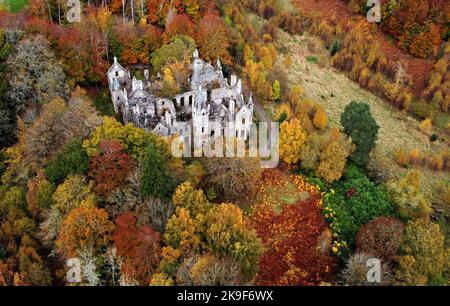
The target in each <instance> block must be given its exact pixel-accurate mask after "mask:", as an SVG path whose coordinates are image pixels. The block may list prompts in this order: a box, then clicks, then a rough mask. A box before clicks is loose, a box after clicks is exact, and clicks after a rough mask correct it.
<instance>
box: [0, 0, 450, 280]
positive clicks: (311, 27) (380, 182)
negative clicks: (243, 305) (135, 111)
mask: <svg viewBox="0 0 450 306" xmlns="http://www.w3.org/2000/svg"><path fill="white" fill-rule="evenodd" d="M72 2H73V3H75V4H73V3H72ZM369 2H370V1H369ZM372 2H377V1H372ZM379 2H380V8H379V9H380V10H379V11H380V14H381V19H380V20H379V21H378V22H370V21H369V20H368V18H367V16H368V14H369V13H370V11H371V6H369V5H368V3H367V1H365V0H292V1H291V0H259V1H258V0H214V1H213V0H81V1H66V0H28V1H0V286H70V285H77V286H448V285H450V175H449V173H450V147H449V145H450V42H449V41H448V40H449V37H450V29H449V27H448V26H449V24H450V23H449V22H450V20H449V18H450V2H449V1H446V0H402V1H400V0H382V1H379ZM76 3H78V4H79V5H80V6H79V20H77V19H76V18H75V20H73V18H72V17H71V16H72V15H71V14H72V13H73V12H75V13H76V9H77V7H78V6H77V5H78V4H76ZM74 16H76V14H75V15H74ZM195 50H197V51H195ZM196 52H198V54H199V57H200V58H201V59H202V60H204V61H205V63H208V65H210V66H211V67H212V66H214V65H215V66H214V67H216V66H218V67H219V68H220V69H221V71H223V76H224V78H225V79H226V81H225V84H226V85H227V84H228V83H226V82H228V80H231V81H230V82H231V83H230V84H231V85H233V81H232V80H233V79H234V78H235V77H234V75H237V77H238V78H239V79H240V80H241V81H242V91H243V97H244V99H245V100H244V101H246V102H245V103H248V104H246V105H250V106H249V107H252V110H253V119H252V120H253V123H254V124H256V125H259V124H260V123H261V122H273V123H276V125H275V126H276V127H277V128H279V137H278V154H279V163H278V165H277V166H276V167H266V168H264V167H261V165H262V160H264V158H265V157H264V156H257V157H254V156H252V157H247V156H244V157H242V156H239V157H232V158H229V157H226V158H225V157H217V156H216V157H212V158H209V157H206V156H203V157H178V156H174V154H173V153H172V152H173V141H174V139H176V136H174V135H171V136H162V135H161V134H158V133H155V132H154V131H153V132H152V130H146V129H143V128H140V127H138V126H136V124H133V122H127V121H126V120H125V121H124V118H125V117H123V116H122V114H121V112H123V109H121V108H119V109H118V108H117V107H116V104H114V99H115V96H113V95H112V94H111V93H112V92H113V91H112V86H116V83H114V85H112V83H108V82H109V81H110V80H108V77H107V73H108V71H109V69H110V67H111V66H112V65H116V64H117V63H120V65H121V66H120V67H122V68H123V67H124V68H123V69H126V70H127V71H129V72H130V76H129V77H128V78H130V79H131V78H132V77H133V81H132V82H133V86H132V88H133V92H134V90H135V87H138V85H136V84H147V82H148V84H151V97H152V99H153V98H154V99H156V101H159V100H158V99H168V100H169V101H170V100H172V97H175V96H177V95H180V94H183V93H186V92H189V91H190V90H191V87H192V82H193V81H192V80H193V79H194V76H193V74H192V69H193V67H192V65H191V63H192V62H193V61H194V62H195V60H196V58H195V54H196ZM193 54H194V55H193ZM115 61H116V62H115ZM114 63H116V64H114ZM205 65H206V64H205ZM210 66H207V67H210ZM113 67H114V66H113ZM116 67H118V66H116ZM215 69H216V68H215ZM205 70H206V69H205ZM221 73H222V72H221ZM205 74H206V73H205ZM117 75H118V74H117ZM125 78H126V77H125ZM139 82H141V83H139ZM219 83H220V82H219ZM221 84H222V85H221V86H224V85H223V82H222V83H221ZM239 84H241V83H239ZM125 85H126V84H125ZM128 85H130V84H128ZM117 86H118V85H117ZM130 86H131V85H130ZM190 86H191V87H190ZM227 86H228V85H227ZM218 87H219V85H218V84H216V83H214V84H213V85H212V89H211V88H208V96H207V97H208V99H209V97H210V91H211V90H212V91H214V89H216V90H217V88H218ZM225 87H226V86H225ZM149 88H150V85H149ZM200 90H201V86H200ZM205 91H206V90H205ZM126 94H127V92H126V91H125V95H126ZM128 94H129V95H130V96H131V94H132V91H131V89H129V91H128ZM249 97H250V102H247V101H248V100H249ZM238 98H239V97H238ZM161 101H162V100H161ZM124 103H125V102H124ZM127 103H128V102H127ZM227 103H228V102H227ZM230 103H231V102H230ZM233 103H234V102H233ZM194 105H196V103H195V102H194ZM233 105H234V104H233ZM208 109H209V108H208ZM229 109H230V110H231V112H234V107H231V106H230V107H229ZM225 110H226V109H225ZM163 111H164V112H166V111H167V114H169V110H168V109H165V108H164V109H163ZM177 111H178V108H177ZM224 112H225V111H224ZM183 118H184V117H183ZM177 119H179V118H178V117H177ZM136 120H139V119H136ZM164 120H167V119H164ZM180 120H181V119H180ZM169 123H170V120H169ZM233 134H234V132H233ZM211 135H213V134H211ZM237 137H238V133H237V131H236V138H237ZM236 141H237V139H236ZM371 263H374V264H373V265H371ZM76 268H79V271H75V270H71V269H76ZM372 268H373V269H374V270H370V269H372ZM369 270H370V271H369ZM68 271H69V272H68ZM70 271H72V272H73V271H75V272H73V274H71V273H72V272H70ZM372 272H373V273H372Z"/></svg>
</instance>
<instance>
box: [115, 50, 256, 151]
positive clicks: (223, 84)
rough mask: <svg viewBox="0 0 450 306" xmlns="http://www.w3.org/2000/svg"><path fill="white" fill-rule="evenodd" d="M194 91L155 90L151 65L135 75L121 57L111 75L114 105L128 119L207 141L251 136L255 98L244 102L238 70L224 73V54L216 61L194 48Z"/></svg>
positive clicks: (157, 131) (166, 133)
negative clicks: (164, 93) (164, 94)
mask: <svg viewBox="0 0 450 306" xmlns="http://www.w3.org/2000/svg"><path fill="white" fill-rule="evenodd" d="M191 70H192V75H191V78H190V79H189V86H190V91H188V92H184V93H182V94H178V95H176V96H174V97H171V98H160V97H156V96H155V95H154V94H153V88H154V87H153V83H154V82H152V81H151V80H150V77H149V72H148V70H145V71H144V80H138V79H136V78H135V77H133V79H131V75H130V71H128V70H127V69H125V68H124V67H122V66H121V65H120V64H119V63H118V62H117V59H116V58H114V63H113V65H112V66H111V68H110V69H109V70H108V73H107V77H108V83H109V89H110V91H111V98H112V102H113V104H114V110H115V112H116V113H117V114H121V115H122V117H123V121H124V123H125V124H127V123H129V122H132V123H133V124H134V125H135V126H137V127H140V128H143V129H145V130H146V131H152V132H153V133H155V134H158V135H162V136H170V135H180V136H181V137H183V141H193V143H194V145H195V144H200V145H201V144H203V143H204V142H205V141H206V140H208V139H211V138H216V137H237V138H239V139H247V138H248V135H249V131H250V125H251V123H252V119H253V101H252V97H251V95H250V97H249V99H248V102H245V100H244V96H243V93H242V83H241V80H238V79H237V77H236V76H235V75H232V76H231V78H230V80H227V79H226V78H224V75H223V71H222V66H221V63H220V60H217V63H216V65H215V67H214V66H213V65H212V64H211V63H206V62H205V61H203V60H202V59H201V58H199V54H198V51H197V50H195V51H194V54H193V61H192V64H191Z"/></svg>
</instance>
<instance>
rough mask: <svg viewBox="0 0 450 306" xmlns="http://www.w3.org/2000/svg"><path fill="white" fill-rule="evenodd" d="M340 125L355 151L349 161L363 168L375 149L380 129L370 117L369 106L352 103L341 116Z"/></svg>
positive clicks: (361, 103)
mask: <svg viewBox="0 0 450 306" xmlns="http://www.w3.org/2000/svg"><path fill="white" fill-rule="evenodd" d="M341 124H342V126H343V128H344V133H346V134H347V135H348V136H350V137H351V138H352V141H353V143H354V144H355V145H356V149H355V151H354V152H353V154H352V155H351V157H350V159H351V160H352V161H353V162H354V163H355V164H356V165H359V166H365V165H366V164H367V162H368V161H369V153H370V151H372V149H373V148H374V147H375V143H376V141H377V138H378V129H379V128H380V127H379V126H378V124H377V122H376V121H375V119H374V118H373V117H372V114H371V112H370V108H369V105H368V104H366V103H363V102H356V101H352V102H351V103H350V104H348V105H347V106H346V107H345V110H344V112H343V113H342V114H341Z"/></svg>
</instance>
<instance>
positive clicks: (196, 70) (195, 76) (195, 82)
mask: <svg viewBox="0 0 450 306" xmlns="http://www.w3.org/2000/svg"><path fill="white" fill-rule="evenodd" d="M193 56H194V61H193V63H192V77H191V89H192V90H194V91H195V90H198V89H199V86H200V85H201V84H200V83H201V73H202V69H203V61H202V60H201V59H200V58H199V57H198V50H197V49H195V51H194V54H193Z"/></svg>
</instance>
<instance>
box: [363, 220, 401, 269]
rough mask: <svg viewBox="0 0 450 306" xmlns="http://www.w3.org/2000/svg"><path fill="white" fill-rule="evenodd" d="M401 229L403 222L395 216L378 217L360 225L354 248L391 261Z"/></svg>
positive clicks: (399, 242) (398, 241)
mask: <svg viewBox="0 0 450 306" xmlns="http://www.w3.org/2000/svg"><path fill="white" fill-rule="evenodd" d="M403 229H404V226H403V223H402V222H401V221H399V220H397V219H395V218H390V217H378V218H376V219H374V220H372V221H370V222H368V223H366V224H364V225H363V226H361V228H360V229H359V232H358V235H356V249H357V251H358V252H360V253H366V254H373V255H374V256H376V257H378V258H383V259H384V260H386V261H393V260H394V257H395V256H396V255H397V251H398V249H399V247H400V244H401V242H402V235H403Z"/></svg>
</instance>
